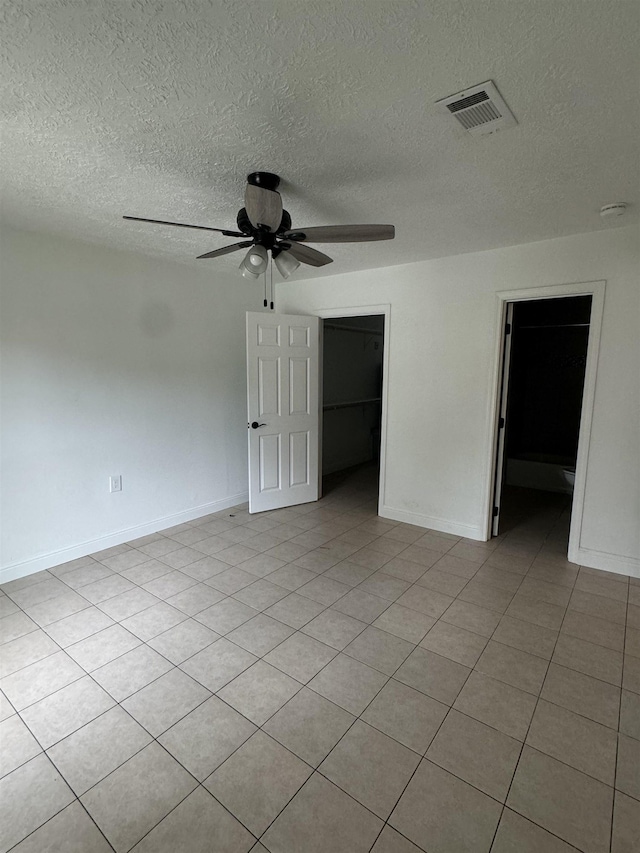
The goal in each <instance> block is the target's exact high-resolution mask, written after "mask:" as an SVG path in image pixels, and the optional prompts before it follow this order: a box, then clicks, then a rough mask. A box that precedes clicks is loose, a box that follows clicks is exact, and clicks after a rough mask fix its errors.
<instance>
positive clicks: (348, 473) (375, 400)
mask: <svg viewBox="0 0 640 853" xmlns="http://www.w3.org/2000/svg"><path fill="white" fill-rule="evenodd" d="M383 358H384V315H378V314H376V315H367V316H359V317H333V318H331V319H326V320H325V321H324V331H323V354H322V363H323V406H322V409H323V411H322V475H323V493H324V494H328V493H329V492H330V491H331V490H332V489H333V488H335V487H336V485H344V484H345V483H346V482H348V483H349V485H353V487H354V489H359V490H360V489H367V490H368V491H370V492H371V494H372V495H373V494H375V495H376V497H377V492H378V483H379V478H380V434H381V422H382V370H383Z"/></svg>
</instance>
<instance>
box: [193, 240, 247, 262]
mask: <svg viewBox="0 0 640 853" xmlns="http://www.w3.org/2000/svg"><path fill="white" fill-rule="evenodd" d="M249 246H253V240H245V241H244V243H233V245H231V246H223V247H222V248H221V249H214V250H213V252H207V253H206V254H205V255H198V257H197V258H196V260H197V261H200V260H202V259H203V258H219V257H221V256H222V255H229V254H231V252H237V251H239V250H240V249H248V248H249Z"/></svg>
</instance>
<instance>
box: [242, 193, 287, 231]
mask: <svg viewBox="0 0 640 853" xmlns="http://www.w3.org/2000/svg"><path fill="white" fill-rule="evenodd" d="M244 206H245V209H246V211H247V216H248V217H249V220H250V221H251V224H252V225H253V227H254V228H258V227H259V226H260V225H264V226H266V227H267V228H268V229H269V230H270V231H273V232H274V233H275V232H276V231H277V230H278V228H279V227H280V223H281V222H282V198H281V196H280V193H278V192H275V190H268V189H265V188H264V187H257V186H254V184H247V188H246V190H245V192H244Z"/></svg>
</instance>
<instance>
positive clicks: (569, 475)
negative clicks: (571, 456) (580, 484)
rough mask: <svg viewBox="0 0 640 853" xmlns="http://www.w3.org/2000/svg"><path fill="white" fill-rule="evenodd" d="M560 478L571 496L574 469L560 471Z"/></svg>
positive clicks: (574, 476)
mask: <svg viewBox="0 0 640 853" xmlns="http://www.w3.org/2000/svg"><path fill="white" fill-rule="evenodd" d="M562 477H563V479H564V481H565V483H566V485H567V489H566V490H567V492H569V494H573V486H574V484H575V481H576V469H575V468H563V469H562Z"/></svg>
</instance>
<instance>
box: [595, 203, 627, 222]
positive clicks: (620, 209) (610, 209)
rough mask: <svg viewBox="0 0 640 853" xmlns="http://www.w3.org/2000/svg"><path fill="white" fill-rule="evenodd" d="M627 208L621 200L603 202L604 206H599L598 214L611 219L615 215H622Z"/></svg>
mask: <svg viewBox="0 0 640 853" xmlns="http://www.w3.org/2000/svg"><path fill="white" fill-rule="evenodd" d="M626 209H627V205H626V204H625V203H624V202H623V201H619V202H617V203H616V204H605V206H604V207H601V208H600V216H602V217H603V218H605V217H606V218H609V217H611V218H612V219H613V218H615V217H616V216H622V215H623V214H624V212H625V210H626Z"/></svg>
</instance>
